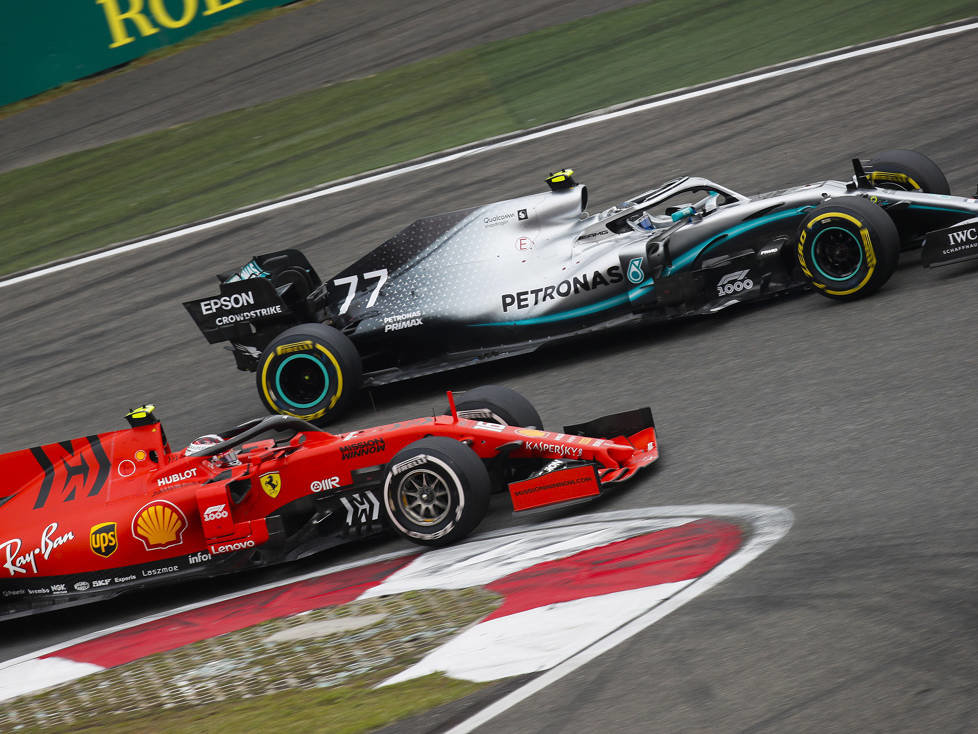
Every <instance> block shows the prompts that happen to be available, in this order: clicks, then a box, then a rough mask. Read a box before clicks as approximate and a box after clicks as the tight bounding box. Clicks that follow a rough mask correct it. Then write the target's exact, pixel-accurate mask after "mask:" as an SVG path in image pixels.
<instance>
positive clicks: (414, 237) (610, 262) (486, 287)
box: [184, 150, 978, 422]
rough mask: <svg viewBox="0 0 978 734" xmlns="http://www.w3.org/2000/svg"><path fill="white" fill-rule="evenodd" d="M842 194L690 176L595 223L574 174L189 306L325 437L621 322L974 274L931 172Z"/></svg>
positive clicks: (867, 170) (923, 165)
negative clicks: (435, 380)
mask: <svg viewBox="0 0 978 734" xmlns="http://www.w3.org/2000/svg"><path fill="white" fill-rule="evenodd" d="M853 167H854V176H853V178H852V180H851V181H849V182H845V181H820V182H817V183H811V184H806V185H803V186H797V187H795V188H791V189H784V190H781V191H771V192H768V193H765V194H759V195H755V196H745V195H743V194H739V193H737V192H736V191H733V190H732V189H729V188H727V187H726V186H723V185H721V184H718V183H715V182H713V181H709V180H707V179H704V178H697V177H691V176H683V177H681V178H675V179H672V180H670V181H667V182H666V183H664V184H662V185H660V186H657V187H655V188H653V189H650V190H648V191H645V192H643V193H641V194H638V195H637V196H635V197H633V198H632V199H631V200H630V201H627V202H624V203H623V204H620V205H618V206H613V207H611V208H608V209H605V210H604V211H602V212H600V213H599V214H594V215H590V214H588V213H587V212H586V211H585V210H584V209H585V207H586V205H587V201H588V192H587V187H585V186H583V185H580V184H578V183H576V182H575V181H574V179H573V177H572V173H573V172H572V171H561V172H559V173H557V174H552V175H551V176H550V177H549V179H548V183H549V188H550V190H549V191H547V192H545V193H541V194H533V195H529V196H523V197H520V198H517V199H510V200H507V201H501V202H497V203H495V204H488V205H486V206H480V207H476V208H474V209H465V210H462V211H456V212H451V213H448V214H440V215H437V216H433V217H427V218H425V219H420V220H418V221H416V222H414V223H413V224H412V225H410V226H409V227H407V228H406V229H404V230H403V231H401V232H399V233H398V234H396V235H395V236H394V237H392V238H391V239H389V240H388V241H387V242H385V243H383V244H382V245H380V247H378V248H377V249H375V250H373V251H372V252H369V253H367V254H366V255H365V256H363V257H362V258H361V259H360V260H358V261H357V262H356V263H354V264H353V265H352V266H350V267H349V268H347V269H346V270H344V271H342V272H341V273H339V274H338V275H336V276H335V277H333V278H331V279H330V280H328V281H326V282H325V283H324V282H322V281H321V280H320V277H319V275H318V274H317V273H316V271H315V270H314V269H313V267H312V266H311V265H310V264H309V262H308V261H307V260H306V258H305V257H304V256H303V255H302V253H300V252H298V251H296V250H283V251H280V252H273V253H270V254H266V255H259V256H257V257H255V258H254V259H253V260H251V261H250V262H249V263H247V264H246V265H245V266H244V267H241V268H239V269H237V270H235V271H233V272H229V273H225V274H223V275H220V276H218V278H219V280H220V283H221V285H220V293H219V294H218V295H216V296H212V297H208V298H203V299H200V300H194V301H188V302H186V303H185V304H184V306H185V307H186V308H187V310H188V312H189V313H190V315H191V317H193V319H194V321H195V322H196V323H197V326H198V327H199V328H200V330H201V331H202V332H203V334H204V336H205V337H206V338H207V340H208V341H209V342H211V343H216V342H222V341H228V342H230V347H229V349H231V351H232V352H233V354H234V357H235V361H236V363H237V366H238V368H239V369H242V370H251V371H255V372H256V376H257V383H258V393H259V395H260V397H261V399H262V401H263V402H264V404H265V406H266V407H267V408H268V409H269V410H271V411H272V412H278V413H283V414H285V415H291V416H295V417H299V418H303V419H305V420H309V421H314V422H326V421H328V420H329V419H330V418H331V417H333V416H335V415H337V414H338V413H339V412H340V411H341V410H343V409H344V408H345V407H346V406H348V405H349V403H350V401H351V400H352V399H353V398H354V396H355V395H356V393H357V390H358V389H359V388H360V387H361V386H373V385H380V384H383V383H386V382H392V381H395V380H401V379H406V378H410V377H414V376H417V375H422V374H426V373H430V372H436V371H440V370H445V369H450V368H454V367H460V366H463V365H467V364H472V363H475V362H479V361H484V360H490V359H498V358H501V357H507V356H511V355H515V354H520V353H526V352H530V351H533V350H535V349H538V348H539V347H541V346H543V345H545V344H549V343H553V342H554V341H557V340H561V339H566V338H569V337H574V336H577V335H580V334H585V333H589V332H593V331H596V330H599V329H606V328H611V327H616V326H620V325H624V324H628V323H642V322H654V321H661V320H664V319H673V318H677V317H683V316H692V315H698V314H709V313H714V312H717V311H720V310H721V309H725V308H727V307H729V306H732V305H735V304H739V303H744V302H747V301H756V300H758V299H763V298H768V297H770V296H773V295H775V294H779V293H784V292H787V291H792V290H797V289H803V288H806V287H808V288H814V290H816V291H817V292H818V293H821V294H823V295H825V296H827V297H829V298H835V299H843V300H844V299H853V298H859V297H862V296H866V295H868V294H870V293H873V292H875V291H877V290H878V289H879V288H880V287H882V286H883V284H884V283H885V282H886V281H887V280H888V279H889V277H890V276H891V275H892V274H893V272H894V270H895V268H896V266H897V259H898V256H899V254H900V251H901V250H902V249H910V248H914V247H920V246H921V245H922V246H923V258H922V259H923V263H924V265H926V266H935V265H943V264H946V263H951V262H957V261H960V260H963V259H968V258H973V257H978V200H976V199H973V198H972V199H968V198H963V197H958V196H950V195H949V187H948V183H947V179H946V178H945V177H944V174H943V173H942V172H941V170H940V168H938V166H937V165H936V164H935V163H934V162H933V161H931V160H930V159H929V158H927V157H926V156H924V155H922V154H920V153H916V152H914V151H908V150H891V151H887V152H884V153H881V154H879V155H878V156H876V157H874V158H872V159H870V160H868V161H859V160H854V161H853Z"/></svg>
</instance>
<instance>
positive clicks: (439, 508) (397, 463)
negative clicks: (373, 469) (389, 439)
mask: <svg viewBox="0 0 978 734" xmlns="http://www.w3.org/2000/svg"><path fill="white" fill-rule="evenodd" d="M384 507H385V508H386V511H387V518H388V519H389V520H390V522H391V525H393V527H394V530H396V531H397V532H398V533H399V534H401V535H403V536H404V537H405V538H407V539H408V540H410V541H412V542H414V543H417V544H418V545H425V546H443V545H449V544H451V543H454V542H456V541H459V540H461V539H462V538H464V537H465V536H467V535H468V534H469V533H471V532H472V531H473V530H475V528H476V526H477V525H478V524H479V523H480V522H482V518H484V517H485V516H486V512H487V511H488V509H489V474H488V472H487V471H486V467H485V466H484V465H483V463H482V460H481V459H479V457H478V455H477V454H476V453H475V452H474V451H473V450H472V449H470V448H469V447H468V446H466V445H465V444H463V443H460V442H459V441H456V440H455V439H452V438H446V437H444V436H428V437H427V438H423V439H421V440H420V441H415V442H414V443H412V444H411V445H409V446H407V447H405V448H404V449H401V450H400V451H398V452H397V454H396V455H395V456H394V458H393V459H392V460H391V463H390V464H388V465H387V473H386V477H385V479H384Z"/></svg>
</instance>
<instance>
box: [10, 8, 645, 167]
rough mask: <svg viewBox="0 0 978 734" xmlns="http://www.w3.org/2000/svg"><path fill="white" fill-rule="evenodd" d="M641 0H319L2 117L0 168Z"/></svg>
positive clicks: (252, 103)
mask: <svg viewBox="0 0 978 734" xmlns="http://www.w3.org/2000/svg"><path fill="white" fill-rule="evenodd" d="M639 1H640V0H564V1H563V2H553V0H495V1H494V2H493V3H492V12H486V4H485V2H483V1H482V0H411V2H404V1H403V0H370V1H369V2H344V1H342V0H321V2H318V3H312V4H309V5H305V6H302V7H299V8H295V9H293V11H292V12H288V13H284V14H282V15H279V16H277V17H275V18H272V19H271V20H268V21H266V22H263V23H260V24H258V25H255V26H251V27H249V28H245V29H242V30H240V31H238V32H236V33H233V34H231V35H228V36H225V37H223V38H219V39H216V40H214V41H212V42H210V43H207V44H205V45H201V46H196V47H194V48H189V49H187V50H185V51H182V52H180V53H178V54H176V55H173V56H170V57H167V58H164V59H161V60H159V61H157V62H155V63H153V64H150V65H148V66H145V67H142V68H139V69H134V70H132V71H130V72H128V73H125V74H119V75H116V76H113V77H111V78H107V79H105V80H103V81H101V82H99V83H98V84H96V85H94V86H91V87H87V88H84V89H81V90H79V91H78V92H75V93H73V94H70V95H67V96H64V97H61V98H58V99H55V100H52V101H51V102H49V103H46V104H44V105H41V106H39V107H33V108H30V109H27V110H25V111H23V112H20V113H18V114H16V115H12V116H11V117H7V118H4V119H0V172H2V171H6V170H10V169H13V168H19V167H21V166H27V165H31V164H33V163H39V162H40V161H43V160H47V159H48V158H53V157H56V156H59V155H64V154H66V153H71V152H74V151H78V150H84V149H86V148H93V147H95V146H99V145H105V144H106V143H111V142H113V141H115V140H119V139H122V138H128V137H131V136H133V135H140V134H142V133H147V132H151V131H153V130H162V129H164V128H167V127H172V126H173V125H178V124H180V123H184V122H190V121H193V120H199V119H202V118H204V117H210V116H212V115H217V114H220V113H222V112H227V111H229V110H236V109H242V108H244V107H251V106H253V105H258V104H261V103H263V102H269V101H272V100H275V99H281V98H282V97H287V96H290V95H293V94H298V93H299V92H305V91H308V90H310V89H315V88H317V87H321V86H325V85H328V84H333V83H336V82H341V81H345V80H348V79H356V78H359V77H364V76H368V75H370V74H376V73H377V72H379V71H384V70H385V69H392V68H395V67H398V66H403V65H405V64H409V63H411V62H413V61H419V60H421V59H426V58H431V57H433V56H440V55H442V54H446V53H451V52H452V51H460V50H463V49H466V48H471V47H473V46H477V45H479V44H482V43H487V42H489V41H497V40H500V39H503V38H511V37H513V36H520V35H523V34H525V33H530V32H531V31H536V30H540V29H542V28H549V27H550V26H553V25H558V24H561V23H568V22H570V21H573V20H577V19H579V18H583V17H585V16H588V15H594V14H595V13H600V12H604V11H606V10H612V9H614V8H620V7H625V6H628V5H634V4H636V3H637V2H639Z"/></svg>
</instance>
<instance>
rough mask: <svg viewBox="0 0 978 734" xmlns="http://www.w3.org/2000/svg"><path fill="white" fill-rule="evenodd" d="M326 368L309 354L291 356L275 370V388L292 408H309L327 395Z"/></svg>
mask: <svg viewBox="0 0 978 734" xmlns="http://www.w3.org/2000/svg"><path fill="white" fill-rule="evenodd" d="M329 384H330V380H329V374H328V373H327V372H326V367H325V365H323V363H322V362H320V361H319V360H318V359H316V358H315V357H314V356H312V355H309V354H293V355H292V356H291V357H287V358H286V359H284V360H282V363H281V364H280V365H279V366H278V369H276V370H275V388H276V391H277V392H278V394H279V395H280V396H281V398H282V400H283V401H285V402H286V403H288V404H289V405H290V406H291V407H293V408H311V407H313V406H314V405H317V404H319V403H321V402H322V401H323V399H324V398H325V397H326V396H327V395H328V394H329Z"/></svg>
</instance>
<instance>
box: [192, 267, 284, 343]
mask: <svg viewBox="0 0 978 734" xmlns="http://www.w3.org/2000/svg"><path fill="white" fill-rule="evenodd" d="M288 287H289V286H285V288H288ZM183 307H184V308H185V309H187V313H189V314H190V318H192V319H193V320H194V323H196V324H197V328H199V329H200V331H201V333H202V334H203V335H204V337H205V338H206V339H207V341H208V342H210V343H211V344H216V343H218V342H223V341H229V340H233V339H234V338H235V337H236V336H237V334H238V333H239V332H240V331H241V328H240V327H241V326H249V325H252V324H254V325H255V326H256V328H259V329H260V327H262V326H263V325H265V324H271V323H276V322H282V321H286V322H288V321H294V320H295V315H294V314H293V312H292V310H291V309H290V308H289V307H288V305H287V304H286V302H285V300H284V299H283V298H282V293H280V292H279V290H278V289H277V288H276V287H275V286H273V285H272V283H271V281H269V280H266V279H265V278H253V279H249V280H239V281H234V282H231V283H228V282H224V283H221V291H220V293H219V294H218V295H216V296H210V297H209V298H200V299H198V300H196V301H185V302H184V304H183ZM246 333H251V329H247V331H246Z"/></svg>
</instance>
